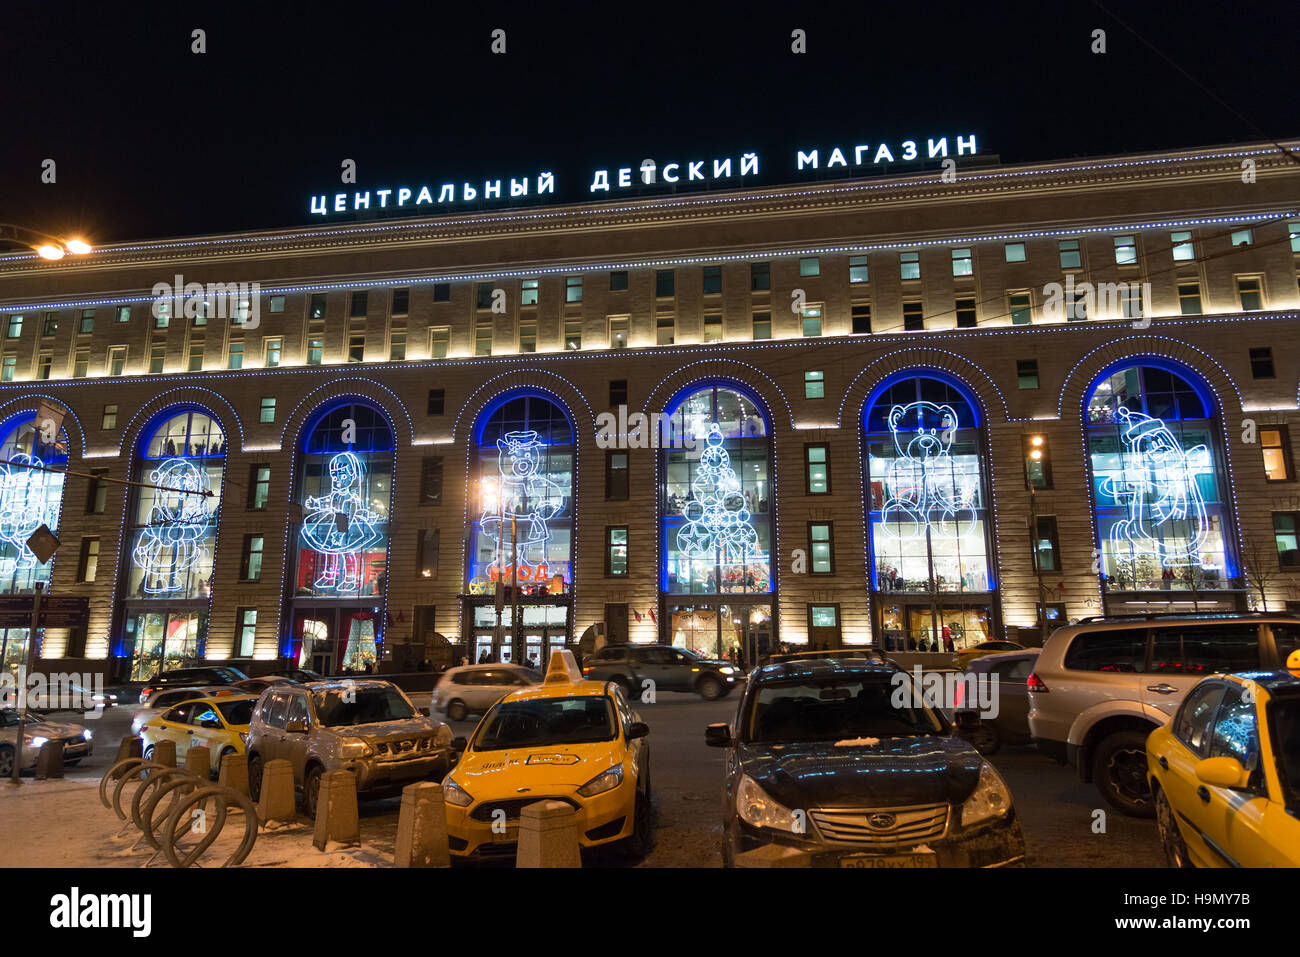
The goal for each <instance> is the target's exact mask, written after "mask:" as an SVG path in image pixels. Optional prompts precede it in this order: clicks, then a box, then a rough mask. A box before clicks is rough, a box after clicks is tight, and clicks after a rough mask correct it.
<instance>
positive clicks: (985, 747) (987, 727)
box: [966, 721, 1002, 757]
mask: <svg viewBox="0 0 1300 957" xmlns="http://www.w3.org/2000/svg"><path fill="white" fill-rule="evenodd" d="M966 740H967V741H969V742H970V746H971V747H972V748H974V749H975V750H976V751H978V752H979V753H980V754H982V755H984V756H985V757H988V756H989V755H990V754H997V753H998V749H999V748H1001V747H1002V734H1001V732H999V731H998V726H997V725H996V724H992V723H991V722H988V721H985V722H983V723H981V724H980V729H979V730H978V731H976V732H975V733H974V734H972V735H971V736H970V737H969V738H967V739H966Z"/></svg>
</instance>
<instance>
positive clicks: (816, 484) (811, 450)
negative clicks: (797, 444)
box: [803, 442, 831, 495]
mask: <svg viewBox="0 0 1300 957" xmlns="http://www.w3.org/2000/svg"><path fill="white" fill-rule="evenodd" d="M803 461H804V491H805V492H806V493H807V494H809V495H829V494H830V491H831V473H830V446H829V445H827V444H826V443H825V442H819V443H805V444H804V447H803Z"/></svg>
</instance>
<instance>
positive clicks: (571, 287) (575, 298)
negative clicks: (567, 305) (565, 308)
mask: <svg viewBox="0 0 1300 957" xmlns="http://www.w3.org/2000/svg"><path fill="white" fill-rule="evenodd" d="M564 301H565V302H582V277H581V276H569V277H568V278H567V279H565V280H564Z"/></svg>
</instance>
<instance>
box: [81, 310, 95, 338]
mask: <svg viewBox="0 0 1300 957" xmlns="http://www.w3.org/2000/svg"><path fill="white" fill-rule="evenodd" d="M94 331H95V310H94V309H83V310H81V325H80V327H78V329H77V332H78V333H79V334H80V335H88V334H89V333H92V332H94Z"/></svg>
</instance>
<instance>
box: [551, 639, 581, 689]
mask: <svg viewBox="0 0 1300 957" xmlns="http://www.w3.org/2000/svg"><path fill="white" fill-rule="evenodd" d="M581 680H582V670H581V669H580V668H579V667H578V659H576V658H574V657H573V652H572V651H570V650H569V649H568V648H555V649H553V650H552V651H551V660H550V663H549V664H548V665H547V666H546V684H548V685H567V684H575V683H576V682H579V681H581Z"/></svg>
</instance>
